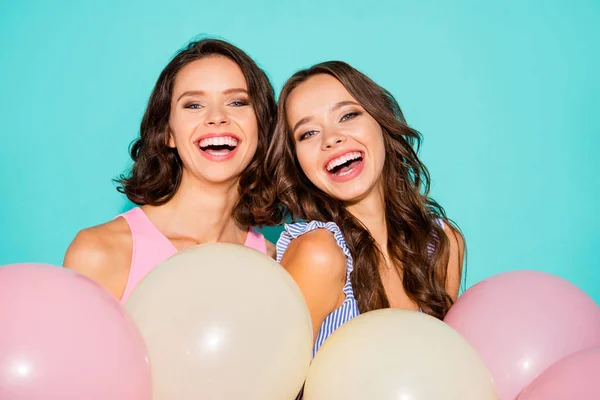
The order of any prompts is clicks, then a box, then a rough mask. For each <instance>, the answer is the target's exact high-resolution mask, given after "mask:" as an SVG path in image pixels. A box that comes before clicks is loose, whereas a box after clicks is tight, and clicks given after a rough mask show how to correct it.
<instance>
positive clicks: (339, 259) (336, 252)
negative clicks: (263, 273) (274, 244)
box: [281, 229, 346, 280]
mask: <svg viewBox="0 0 600 400" xmlns="http://www.w3.org/2000/svg"><path fill="white" fill-rule="evenodd" d="M281 264H282V265H283V266H284V267H286V268H287V269H290V268H291V269H295V270H296V269H302V270H304V271H307V272H310V273H314V274H316V275H317V276H319V275H321V276H323V275H326V276H328V277H336V278H339V279H341V280H345V278H346V255H345V254H344V252H343V251H342V249H341V248H340V247H339V246H338V244H337V242H336V240H335V238H334V236H333V233H331V232H330V231H328V230H327V229H315V230H314V231H311V232H307V233H305V234H303V235H301V236H299V237H297V238H295V239H294V240H292V241H291V242H290V244H289V246H288V247H287V249H286V251H285V253H284V254H283V257H282V259H281Z"/></svg>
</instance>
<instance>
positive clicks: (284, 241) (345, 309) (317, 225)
mask: <svg viewBox="0 0 600 400" xmlns="http://www.w3.org/2000/svg"><path fill="white" fill-rule="evenodd" d="M436 222H437V223H438V224H439V225H440V226H441V227H442V229H443V228H444V222H443V221H442V220H441V219H438V220H436ZM284 228H285V230H284V231H283V232H282V233H281V236H280V237H279V240H278V241H277V262H281V258H282V257H283V253H284V252H285V250H286V249H287V247H288V246H289V244H290V242H291V241H292V240H294V239H295V238H297V237H298V236H301V235H302V234H304V233H306V232H310V231H313V230H315V229H327V230H329V231H330V232H332V233H333V236H334V238H335V240H336V242H337V244H338V246H340V248H341V249H342V251H343V252H344V254H345V255H346V260H347V261H346V284H345V285H344V289H343V291H344V293H345V294H346V299H345V300H344V302H343V303H342V305H341V306H340V307H339V308H337V309H336V310H334V311H333V312H332V313H331V314H329V315H328V316H327V317H326V318H325V320H324V321H323V324H322V325H321V328H320V330H319V333H318V334H317V340H316V341H315V346H314V348H313V357H314V355H315V354H317V351H318V350H319V348H320V347H321V345H322V344H323V342H325V340H326V339H327V338H328V337H329V335H331V334H332V333H333V332H334V331H335V330H336V329H337V328H339V327H340V326H342V325H343V324H344V323H346V322H348V321H350V320H351V319H352V318H354V317H356V316H358V315H359V314H360V312H359V311H358V302H357V301H356V299H355V298H354V292H353V290H352V283H351V281H350V273H351V272H352V269H353V264H352V254H350V250H349V249H348V246H346V241H345V240H344V236H343V235H342V231H341V230H340V228H339V227H338V226H337V225H336V224H335V223H334V222H321V221H311V222H308V223H307V222H297V223H295V224H286V225H285V226H284ZM435 242H436V239H435V238H434V240H433V241H432V242H430V243H429V245H428V246H427V248H428V249H429V252H430V254H431V253H433V251H434V250H435ZM419 311H422V310H419Z"/></svg>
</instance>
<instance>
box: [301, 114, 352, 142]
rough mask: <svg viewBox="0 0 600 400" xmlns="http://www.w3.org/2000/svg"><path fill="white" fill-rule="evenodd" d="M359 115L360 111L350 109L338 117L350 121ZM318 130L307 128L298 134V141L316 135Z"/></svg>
mask: <svg viewBox="0 0 600 400" xmlns="http://www.w3.org/2000/svg"><path fill="white" fill-rule="evenodd" d="M359 115H361V112H360V111H351V112H348V113H346V114H344V115H343V116H342V118H340V120H339V122H340V123H341V122H346V121H350V120H352V119H354V118H356V117H358V116H359ZM317 133H318V132H317V131H316V130H309V131H305V132H303V133H301V134H300V136H298V141H303V140H305V139H308V138H309V137H311V136H314V135H316V134H317Z"/></svg>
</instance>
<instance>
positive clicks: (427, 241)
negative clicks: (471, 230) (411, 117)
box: [255, 61, 460, 319]
mask: <svg viewBox="0 0 600 400" xmlns="http://www.w3.org/2000/svg"><path fill="white" fill-rule="evenodd" d="M318 74H327V75H331V76H333V77H334V78H336V79H337V80H338V81H340V82H341V83H342V84H343V85H344V86H345V88H346V90H348V92H349V93H350V94H351V95H352V96H353V97H354V98H355V99H356V100H357V101H358V102H359V103H360V104H361V105H362V107H363V108H364V109H365V110H366V112H368V113H369V114H370V115H371V116H372V117H373V118H374V119H375V120H376V121H377V122H378V123H379V125H380V126H381V129H382V132H383V140H384V145H385V150H386V158H385V163H384V169H383V173H382V179H383V187H384V196H385V197H384V200H385V220H386V224H387V231H388V240H387V248H388V252H389V258H390V260H392V263H393V265H394V267H395V268H396V269H397V271H398V273H399V274H400V276H401V277H402V282H403V285H404V290H405V292H406V294H407V295H408V296H409V298H410V299H411V300H413V301H414V302H415V303H416V304H417V305H418V306H419V307H420V308H421V309H422V310H423V311H424V312H426V313H427V314H429V315H432V316H434V317H436V318H439V319H442V318H444V316H445V314H446V312H447V311H448V309H449V308H450V306H451V305H452V298H451V297H450V295H449V294H448V292H447V291H446V286H445V283H446V276H447V267H448V262H449V257H450V243H449V239H448V237H447V235H446V233H445V232H444V229H443V227H442V226H441V225H440V224H439V222H438V221H439V220H441V221H443V222H444V223H445V224H448V226H449V227H450V228H451V229H452V230H453V231H454V232H456V233H458V234H459V235H460V233H459V232H460V231H459V229H458V228H457V227H456V225H455V224H454V223H453V222H451V221H450V220H449V219H448V217H447V216H446V213H445V211H444V209H443V208H442V207H441V206H440V205H439V204H438V203H437V202H435V201H434V200H433V199H432V198H431V197H430V196H429V190H430V177H429V172H428V170H427V168H426V167H425V165H424V164H423V163H422V162H421V160H419V157H418V155H417V153H418V150H419V146H420V143H421V140H422V137H421V134H420V133H419V132H418V131H416V130H415V129H413V128H411V127H409V126H408V125H407V123H406V120H405V119H404V115H403V113H402V111H401V109H400V106H399V105H398V102H397V101H396V100H395V99H394V97H393V96H392V94H391V93H390V92H388V91H387V90H386V89H384V88H382V87H380V86H379V85H378V84H376V83H375V82H374V81H372V80H371V79H370V78H369V77H367V76H366V75H364V74H363V73H361V72H359V71H358V70H356V69H354V68H353V67H351V66H350V65H348V64H346V63H344V62H341V61H328V62H324V63H320V64H317V65H315V66H313V67H311V68H308V69H305V70H301V71H299V72H297V73H296V74H294V75H293V76H292V77H291V78H290V79H289V80H288V81H287V82H286V83H285V85H284V87H283V89H282V91H281V94H280V97H279V104H278V119H277V124H276V126H275V132H274V136H273V141H272V143H271V145H270V147H269V152H268V154H267V160H266V164H265V169H266V173H267V174H268V176H270V177H274V181H275V182H274V184H273V185H271V186H270V187H268V188H266V190H265V191H264V192H263V196H262V198H261V202H257V203H256V208H257V209H256V211H255V214H256V215H257V219H258V220H259V222H261V223H264V224H267V225H274V224H281V223H282V222H283V221H285V220H288V219H291V220H292V221H296V220H297V219H301V220H305V221H311V220H318V221H324V222H326V221H334V222H335V223H336V224H337V225H338V226H339V227H340V229H341V231H342V233H343V234H344V237H345V239H346V242H347V244H348V247H349V249H350V252H351V254H352V257H353V261H354V271H353V272H352V274H351V280H352V286H353V288H354V292H355V296H356V299H357V301H358V306H359V310H360V311H361V312H366V311H370V310H375V309H380V308H387V307H389V306H390V303H389V300H388V298H387V295H386V293H385V290H384V286H383V283H382V280H381V276H380V272H379V268H378V266H379V265H381V264H382V260H383V255H382V253H381V250H380V248H379V246H378V245H377V243H376V242H375V240H374V239H373V237H372V236H371V234H370V233H369V231H368V230H367V228H366V227H365V226H364V225H363V224H362V223H361V222H360V221H359V220H358V219H357V218H356V217H354V216H353V215H352V214H351V213H350V212H349V211H348V210H347V208H346V207H345V205H344V203H343V202H342V201H340V200H337V199H334V198H331V197H330V196H328V195H327V194H326V193H324V192H323V191H321V190H320V189H318V188H317V187H316V186H315V185H314V184H313V183H312V182H311V181H310V180H309V179H308V178H307V177H306V175H305V174H304V173H303V171H302V168H301V167H300V165H299V163H298V159H297V157H296V154H295V141H294V139H293V135H292V132H291V127H290V126H289V124H288V121H287V110H286V106H287V101H288V98H289V96H290V94H291V93H292V91H293V90H294V89H295V88H296V87H298V86H299V85H300V84H302V83H303V82H305V81H306V80H308V79H309V78H310V77H312V76H315V75H318Z"/></svg>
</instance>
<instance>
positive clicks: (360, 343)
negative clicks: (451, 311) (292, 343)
mask: <svg viewBox="0 0 600 400" xmlns="http://www.w3.org/2000/svg"><path fill="white" fill-rule="evenodd" d="M336 399H344V400H354V399H355V400H365V399H369V400H370V399H377V400H388V399H389V400H446V399H447V400H497V399H498V395H497V393H496V389H495V385H494V382H493V380H492V377H491V374H490V373H489V371H488V370H487V369H486V367H485V365H484V364H483V362H482V360H481V359H480V358H479V356H478V354H477V353H476V352H475V350H473V349H472V348H471V346H470V345H469V344H468V343H467V342H466V340H464V339H463V338H462V337H461V336H460V335H459V334H458V333H457V332H456V331H454V330H453V329H452V328H451V327H450V326H448V325H446V324H445V323H444V322H442V321H440V320H438V319H436V318H433V317H431V316H429V315H426V314H423V313H419V312H415V311H409V310H401V309H383V310H377V311H371V312H367V313H364V314H361V315H359V316H358V317H356V318H354V319H352V320H350V321H349V322H347V323H346V324H344V325H342V326H341V327H340V328H338V329H337V330H336V331H335V332H334V333H333V334H332V335H331V336H330V337H329V338H328V339H327V340H326V341H325V343H324V344H323V346H322V347H321V348H320V349H319V351H318V352H317V354H316V356H315V359H314V360H313V363H312V365H311V367H310V368H309V372H308V377H307V380H306V387H305V390H304V400H336Z"/></svg>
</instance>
